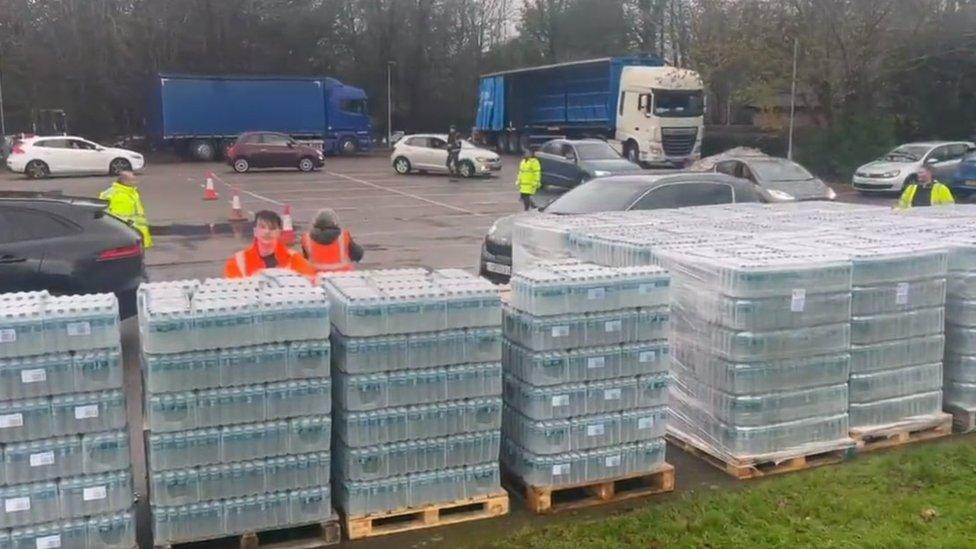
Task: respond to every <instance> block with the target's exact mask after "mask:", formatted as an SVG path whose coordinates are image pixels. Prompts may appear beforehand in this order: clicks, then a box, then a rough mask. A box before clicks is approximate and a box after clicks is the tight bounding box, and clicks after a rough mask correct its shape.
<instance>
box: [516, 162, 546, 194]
mask: <svg viewBox="0 0 976 549" xmlns="http://www.w3.org/2000/svg"><path fill="white" fill-rule="evenodd" d="M541 186H542V164H540V163H539V159H538V158H523V159H522V161H521V162H519V171H518V188H519V192H520V193H522V194H535V192H536V191H538V190H539V187H541Z"/></svg>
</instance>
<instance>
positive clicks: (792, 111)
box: [786, 38, 800, 160]
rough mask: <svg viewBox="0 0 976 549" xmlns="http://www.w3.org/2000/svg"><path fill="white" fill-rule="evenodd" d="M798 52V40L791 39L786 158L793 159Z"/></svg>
mask: <svg viewBox="0 0 976 549" xmlns="http://www.w3.org/2000/svg"><path fill="white" fill-rule="evenodd" d="M799 52H800V40H799V39H798V38H794V39H793V83H792V84H791V86H790V139H789V143H788V144H787V146H786V158H787V159H789V160H793V118H794V116H795V115H796V58H797V56H798V55H799Z"/></svg>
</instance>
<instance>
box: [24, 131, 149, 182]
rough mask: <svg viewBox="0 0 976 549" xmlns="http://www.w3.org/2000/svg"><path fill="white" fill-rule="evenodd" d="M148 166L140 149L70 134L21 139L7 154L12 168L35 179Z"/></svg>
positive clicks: (111, 171)
mask: <svg viewBox="0 0 976 549" xmlns="http://www.w3.org/2000/svg"><path fill="white" fill-rule="evenodd" d="M145 165H146V161H145V159H144V158H143V157H142V155H141V154H139V153H137V152H134V151H130V150H126V149H115V148H112V147H103V146H102V145H99V144H98V143H94V142H92V141H88V140H87V139H82V138H80V137H73V136H70V135H56V136H48V137H29V138H27V139H21V140H20V141H19V142H17V143H15V144H14V146H13V148H12V149H11V151H10V156H8V157H7V167H8V168H10V169H11V170H13V171H15V172H18V173H22V174H24V175H26V176H27V177H29V178H31V179H39V178H42V177H47V176H49V175H82V174H110V175H116V174H118V173H119V172H124V171H127V170H131V171H138V170H141V169H142V168H143V167H145Z"/></svg>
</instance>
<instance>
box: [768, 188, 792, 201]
mask: <svg viewBox="0 0 976 549" xmlns="http://www.w3.org/2000/svg"><path fill="white" fill-rule="evenodd" d="M767 192H768V193H769V196H771V197H773V198H775V199H776V200H784V201H786V200H796V198H795V197H794V196H793V195H792V194H790V193H786V192H783V191H777V190H776V189H768V190H767Z"/></svg>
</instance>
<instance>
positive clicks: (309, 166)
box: [298, 156, 315, 172]
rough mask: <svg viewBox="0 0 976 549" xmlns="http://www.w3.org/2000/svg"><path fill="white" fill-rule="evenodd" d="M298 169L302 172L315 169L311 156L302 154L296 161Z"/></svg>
mask: <svg viewBox="0 0 976 549" xmlns="http://www.w3.org/2000/svg"><path fill="white" fill-rule="evenodd" d="M298 169H299V171H303V172H310V171H312V170H314V169H315V162H313V161H312V159H311V158H309V157H307V156H304V157H302V159H301V160H299V161H298Z"/></svg>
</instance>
